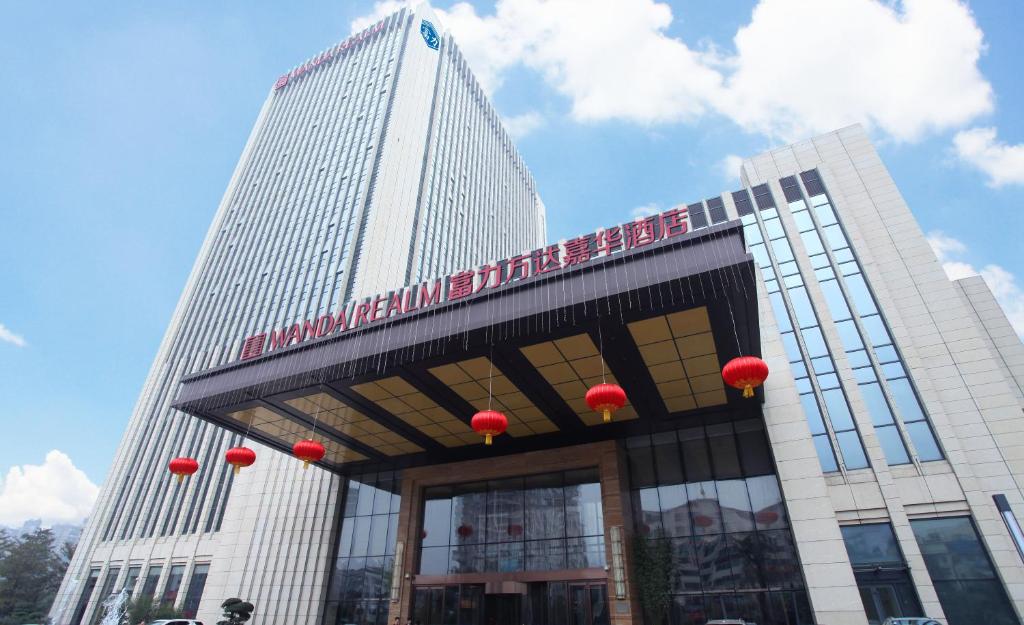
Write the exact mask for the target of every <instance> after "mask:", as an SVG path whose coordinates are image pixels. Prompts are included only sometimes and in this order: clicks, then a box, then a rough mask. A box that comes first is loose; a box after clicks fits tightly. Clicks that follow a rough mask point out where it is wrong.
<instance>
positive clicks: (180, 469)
mask: <svg viewBox="0 0 1024 625" xmlns="http://www.w3.org/2000/svg"><path fill="white" fill-rule="evenodd" d="M167 468H168V469H170V470H171V473H173V474H174V475H176V476H177V477H178V483H179V484H181V483H182V482H183V481H184V480H185V476H186V475H192V474H193V473H195V472H196V471H198V470H199V463H198V462H196V459H195V458H184V457H183V458H175V459H173V460H171V461H170V463H168V465H167Z"/></svg>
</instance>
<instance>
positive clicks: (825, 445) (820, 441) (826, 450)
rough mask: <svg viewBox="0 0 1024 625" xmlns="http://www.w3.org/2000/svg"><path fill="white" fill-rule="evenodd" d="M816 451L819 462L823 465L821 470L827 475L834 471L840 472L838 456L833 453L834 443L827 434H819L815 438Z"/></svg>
mask: <svg viewBox="0 0 1024 625" xmlns="http://www.w3.org/2000/svg"><path fill="white" fill-rule="evenodd" d="M813 442H814V449H815V451H817V452H818V462H820V463H821V470H822V471H824V472H825V473H829V472H832V471H838V470H839V465H838V464H836V456H835V453H834V452H833V451H832V441H830V440H829V438H828V435H827V434H817V435H815V436H814V437H813Z"/></svg>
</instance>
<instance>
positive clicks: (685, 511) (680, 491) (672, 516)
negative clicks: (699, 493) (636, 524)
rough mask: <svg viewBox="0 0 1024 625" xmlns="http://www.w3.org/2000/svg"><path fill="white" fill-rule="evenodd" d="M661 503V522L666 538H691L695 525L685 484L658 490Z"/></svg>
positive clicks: (663, 487) (662, 487)
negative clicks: (691, 516)
mask: <svg viewBox="0 0 1024 625" xmlns="http://www.w3.org/2000/svg"><path fill="white" fill-rule="evenodd" d="M658 499H659V500H660V502H661V520H662V524H663V528H664V531H665V535H666V536H690V535H691V534H693V524H692V523H691V522H690V507H689V503H690V500H689V497H688V496H687V494H686V485H685V484H674V485H672V486H661V487H659V488H658Z"/></svg>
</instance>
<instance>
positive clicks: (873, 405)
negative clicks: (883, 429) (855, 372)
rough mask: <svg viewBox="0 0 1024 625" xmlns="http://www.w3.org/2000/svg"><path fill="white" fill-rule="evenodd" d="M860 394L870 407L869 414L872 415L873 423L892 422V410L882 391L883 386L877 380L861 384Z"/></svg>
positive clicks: (886, 423) (883, 423) (888, 423)
mask: <svg viewBox="0 0 1024 625" xmlns="http://www.w3.org/2000/svg"><path fill="white" fill-rule="evenodd" d="M860 394H861V396H863V397H864V404H865V405H866V406H867V408H868V414H869V415H871V423H872V424H874V425H876V426H879V425H890V424H892V422H893V420H892V412H891V411H890V410H889V404H888V403H887V402H886V401H885V394H884V393H882V388H881V387H880V386H879V385H878V383H877V382H872V383H870V384H861V385H860Z"/></svg>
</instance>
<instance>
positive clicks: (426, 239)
mask: <svg viewBox="0 0 1024 625" xmlns="http://www.w3.org/2000/svg"><path fill="white" fill-rule="evenodd" d="M544 233H545V218H544V206H543V204H542V203H541V201H540V198H539V196H538V194H537V189H536V187H535V184H534V181H533V177H532V176H531V174H530V172H529V170H528V169H527V167H526V165H525V164H524V163H523V160H522V158H521V157H520V156H519V153H518V151H517V150H516V147H515V145H514V144H513V143H512V140H511V138H510V137H509V135H508V133H507V132H506V131H505V129H504V127H503V126H502V123H501V120H500V118H499V117H498V114H497V112H496V111H495V110H494V108H493V107H492V106H491V104H490V103H489V102H488V100H487V98H486V96H485V95H484V93H483V91H482V90H481V89H480V86H479V85H478V84H477V82H476V80H475V78H474V77H473V75H472V73H471V72H470V70H469V68H468V66H467V64H466V61H465V59H464V58H463V56H462V54H461V52H460V51H459V49H458V47H457V46H456V44H455V42H454V41H453V40H452V39H451V37H450V36H449V35H447V34H445V33H444V32H443V30H442V25H441V24H440V23H439V22H438V21H437V19H436V18H435V17H434V16H433V15H432V14H431V13H430V11H429V9H427V8H423V9H420V10H419V11H417V12H412V11H409V10H402V11H400V12H398V13H396V14H394V15H392V16H390V17H388V18H386V19H384V20H382V21H380V22H378V23H377V24H375V25H373V26H371V27H369V28H367V29H366V30H365V31H363V32H360V33H356V34H355V35H353V36H352V37H350V38H349V39H347V40H345V41H343V42H342V43H340V44H338V45H337V46H334V47H332V48H330V49H328V50H325V51H324V52H322V53H320V54H318V55H316V56H315V57H313V58H312V59H310V60H309V61H307V62H306V63H304V64H302V65H300V66H298V67H296V68H294V69H292V70H291V71H289V72H288V73H286V74H284V75H283V76H281V77H280V78H279V79H278V80H277V82H276V83H275V84H274V86H273V88H272V89H271V90H270V93H269V94H268V96H267V100H266V102H265V103H264V105H263V107H262V110H261V111H260V113H259V117H258V119H257V121H256V124H255V126H254V128H253V130H252V134H251V136H250V137H249V140H248V143H247V144H246V146H245V150H244V152H243V153H242V156H241V159H240V160H239V163H238V165H237V167H236V169H235V172H234V174H233V176H232V178H231V181H230V182H229V184H228V188H227V190H226V192H225V194H224V197H223V200H222V201H221V204H220V206H219V207H218V209H217V212H216V214H215V216H214V218H213V223H212V225H211V227H210V230H209V232H208V234H207V237H206V240H205V241H204V243H203V246H202V249H201V250H200V252H199V256H198V258H197V260H196V264H195V266H194V268H193V271H192V273H191V275H190V277H189V280H188V283H187V284H186V286H185V289H184V291H183V293H182V296H181V299H180V301H179V304H178V306H177V309H176V310H175V312H174V316H173V318H172V320H171V323H170V326H169V328H168V330H167V333H166V335H165V337H164V340H163V342H162V344H161V346H160V350H159V352H158V354H157V356H156V359H155V360H154V363H153V366H152V369H151V370H150V373H149V376H148V378H147V379H146V383H145V387H144V388H143V390H142V393H141V394H140V396H139V399H138V402H137V404H136V407H135V410H134V413H133V415H132V418H131V420H130V422H129V425H128V428H127V431H126V432H125V434H124V437H123V440H122V443H121V445H120V447H119V449H118V452H117V457H116V459H115V461H114V464H113V468H112V469H111V472H110V474H109V475H108V476H107V479H106V483H105V485H104V488H103V491H102V494H101V496H100V498H99V500H98V502H97V504H96V508H95V510H94V512H93V514H92V515H91V517H90V519H89V522H88V526H87V528H86V530H85V533H84V534H83V536H82V540H81V542H80V543H79V548H78V552H77V553H76V556H75V558H74V561H73V562H72V563H71V566H70V567H69V569H68V573H67V576H66V578H65V580H64V583H63V584H62V586H61V590H60V593H59V596H58V599H57V601H56V603H55V604H54V607H53V611H52V614H51V617H52V618H53V620H54V622H55V623H62V624H63V623H73V624H75V625H79V624H80V623H87V622H97V621H98V620H99V616H100V614H99V611H98V610H97V608H96V605H97V603H98V600H99V598H100V597H101V596H103V597H105V596H107V595H109V594H110V592H111V591H112V590H115V589H116V590H120V589H121V588H129V589H131V590H132V591H133V592H134V594H135V596H139V595H147V596H150V597H153V598H154V599H155V600H157V601H160V600H165V601H172V602H178V603H179V604H180V605H181V606H183V607H184V610H185V612H186V614H188V615H194V614H195V613H196V611H197V610H199V606H200V605H201V600H202V597H206V596H210V593H211V592H217V593H219V592H220V590H221V588H222V587H223V584H225V583H226V580H227V579H228V578H229V577H228V576H229V572H231V573H238V574H244V575H249V576H251V579H252V580H253V581H252V583H253V584H255V586H256V587H257V588H261V587H262V588H269V587H270V586H271V585H274V584H277V583H279V581H280V580H284V579H290V578H291V577H292V576H293V572H292V570H291V569H290V568H289V567H287V566H285V564H284V563H283V562H281V561H279V560H278V554H276V549H277V547H279V546H280V545H281V544H296V545H297V544H298V543H299V542H300V537H301V542H302V543H303V545H304V546H303V548H302V550H301V554H302V557H303V558H304V559H311V561H313V560H316V559H317V558H319V559H320V561H324V559H325V558H326V553H327V552H328V551H329V549H328V547H327V544H328V543H329V542H330V540H329V534H330V532H331V531H332V527H333V526H332V524H331V523H330V522H327V523H320V524H318V525H317V526H316V527H311V526H299V525H291V524H288V525H283V524H275V523H269V524H265V525H264V524H260V525H256V526H254V525H253V524H251V523H248V520H247V519H246V518H244V515H242V516H237V515H236V516H233V514H232V511H233V510H241V509H244V508H245V507H246V505H247V502H249V501H251V500H252V499H253V497H254V495H255V493H252V492H250V491H248V490H247V489H246V488H245V487H244V486H243V487H239V484H238V480H237V479H236V478H235V476H233V475H232V472H231V471H230V470H229V469H230V467H226V468H225V467H222V466H220V460H221V459H222V457H223V454H224V451H225V450H226V449H227V448H229V447H231V446H234V445H237V444H239V441H240V440H241V437H240V436H238V435H234V434H231V433H229V432H226V431H224V430H222V429H220V428H217V427H214V426H212V425H210V424H208V423H204V422H202V421H199V420H197V419H194V418H192V417H189V416H188V415H185V414H183V413H181V412H179V411H177V410H174V409H173V408H171V407H170V404H171V401H172V400H173V398H174V395H175V393H176V391H177V387H178V384H179V381H180V380H181V378H182V377H183V376H184V375H186V374H189V373H192V372H195V371H200V370H204V369H207V368H209V367H214V366H217V365H220V364H223V363H226V362H229V361H230V360H233V359H234V358H236V357H237V355H238V350H239V348H240V347H239V346H240V345H241V342H242V340H243V339H244V338H245V337H247V336H249V335H250V334H252V333H253V331H254V330H256V329H259V328H264V327H275V328H280V327H281V326H282V325H284V324H285V323H288V322H290V321H291V320H294V319H297V318H300V317H302V318H313V319H317V318H319V317H321V316H323V315H325V314H327V313H333V312H335V311H337V310H339V309H342V308H343V307H344V306H345V305H346V303H347V302H351V301H355V300H357V299H358V298H359V297H361V296H363V295H366V294H371V293H374V292H377V291H380V290H383V289H384V288H393V287H394V286H396V285H406V284H413V283H416V282H418V281H419V280H420V279H421V277H423V276H430V275H434V274H438V273H442V272H445V271H449V270H452V269H454V268H457V267H462V266H468V265H470V264H472V263H473V262H475V261H476V260H477V259H479V258H495V257H499V256H507V255H509V254H512V253H515V252H519V251H522V250H526V249H532V248H533V247H536V246H537V245H539V244H540V243H541V242H543V240H544V238H545V234H544ZM387 451H388V452H391V453H397V452H398V448H396V447H393V446H392V447H391V448H388V449H387ZM178 455H187V456H191V457H194V458H196V459H197V460H198V461H199V462H200V463H201V464H202V466H203V467H204V468H207V467H209V468H211V469H212V468H213V467H216V470H209V471H206V470H204V471H203V472H201V473H200V474H197V475H196V476H195V479H192V480H190V481H189V482H188V486H187V488H181V489H176V488H174V483H173V482H172V481H171V478H170V476H169V475H168V474H167V471H166V466H167V463H168V460H169V459H170V458H172V457H174V456H178ZM261 456H262V454H261ZM267 459H268V460H269V459H270V458H269V454H268V455H267ZM257 470H259V471H260V474H261V477H260V478H259V479H260V481H261V482H262V483H263V484H264V486H265V487H266V488H267V489H271V488H273V487H272V486H271V485H272V484H274V483H276V482H279V481H281V478H280V476H278V475H277V472H278V471H280V470H281V469H280V468H278V467H276V466H275V465H274V464H273V463H272V462H268V463H262V462H261V463H260V465H258V468H257ZM303 488H304V491H303V496H302V497H301V498H295V499H289V498H281V499H279V500H276V501H275V509H276V510H277V512H274V511H272V510H270V509H266V508H261V509H260V510H261V511H260V514H261V515H262V516H264V518H265V517H266V515H275V514H282V515H283V514H288V515H292V514H293V513H294V512H295V511H297V510H303V511H304V512H303V514H306V515H310V516H313V515H314V512H317V514H319V512H322V511H323V510H324V509H325V508H326V507H329V506H330V505H332V502H334V501H335V500H336V498H337V495H336V493H337V491H338V489H339V482H338V480H337V478H335V477H334V476H332V475H331V474H329V473H326V472H324V471H320V470H315V471H310V472H309V474H308V476H307V480H306V482H305V483H304V485H303ZM268 492H269V491H268ZM300 500H301V501H300ZM228 502H231V506H230V507H229V505H228ZM252 545H262V547H261V549H263V551H259V552H258V553H253V554H252V557H251V559H250V562H249V563H247V564H246V566H245V567H243V568H242V569H238V570H235V569H233V568H232V567H233V565H232V563H231V559H230V555H229V554H230V553H231V552H232V551H234V550H235V549H243V550H248V549H250V548H252V547H251V546H252ZM271 545H274V550H273V552H272V550H271V549H270V546H271ZM323 578H324V576H323V575H320V576H313V577H306V578H303V581H304V583H310V584H323V583H325V582H324V579H323ZM289 583H290V582H289ZM94 588H97V589H99V592H98V593H93V592H92V590H93V589H94ZM267 592H269V591H267ZM274 592H277V591H274ZM93 594H95V595H96V596H95V597H92V595H93ZM253 596H261V595H260V593H259V591H257V592H256V594H254V595H253ZM316 605H318V602H317V601H316V600H315V598H313V597H309V598H307V599H306V600H305V601H295V602H292V603H289V604H287V605H285V604H282V608H281V609H280V611H279V614H280V617H281V618H282V619H284V620H283V621H281V622H289V623H296V622H301V621H300V620H299V617H298V615H302V616H303V617H305V615H308V614H309V613H310V612H311V611H315V610H316V607H315V606H316ZM206 617H207V618H208V619H209V615H206ZM264 618H265V617H264ZM214 620H215V619H214ZM264 622H269V621H264Z"/></svg>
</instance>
